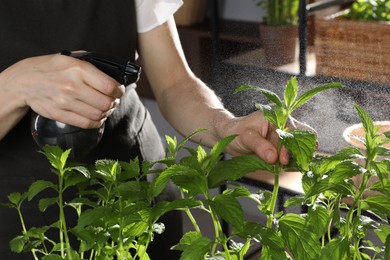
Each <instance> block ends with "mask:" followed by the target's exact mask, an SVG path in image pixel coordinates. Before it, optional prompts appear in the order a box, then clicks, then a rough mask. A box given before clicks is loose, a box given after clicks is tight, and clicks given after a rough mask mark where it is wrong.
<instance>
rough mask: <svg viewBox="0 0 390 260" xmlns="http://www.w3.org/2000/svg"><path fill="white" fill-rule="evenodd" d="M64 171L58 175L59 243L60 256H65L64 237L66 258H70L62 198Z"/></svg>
mask: <svg viewBox="0 0 390 260" xmlns="http://www.w3.org/2000/svg"><path fill="white" fill-rule="evenodd" d="M63 176H64V171H61V172H60V175H59V181H58V183H59V187H58V204H59V209H60V244H61V256H62V257H63V258H64V257H65V249H64V243H63V241H64V238H65V243H66V248H67V251H68V259H70V260H71V259H72V253H71V247H70V243H69V237H68V230H67V225H66V220H65V213H64V199H63V185H64V179H63Z"/></svg>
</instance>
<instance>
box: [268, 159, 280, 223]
mask: <svg viewBox="0 0 390 260" xmlns="http://www.w3.org/2000/svg"><path fill="white" fill-rule="evenodd" d="M274 169H275V171H274V188H273V191H272V197H271V203H270V204H269V205H268V212H270V215H267V228H271V227H272V222H273V219H274V213H275V207H276V201H277V198H278V193H279V174H280V163H276V165H275V168H274Z"/></svg>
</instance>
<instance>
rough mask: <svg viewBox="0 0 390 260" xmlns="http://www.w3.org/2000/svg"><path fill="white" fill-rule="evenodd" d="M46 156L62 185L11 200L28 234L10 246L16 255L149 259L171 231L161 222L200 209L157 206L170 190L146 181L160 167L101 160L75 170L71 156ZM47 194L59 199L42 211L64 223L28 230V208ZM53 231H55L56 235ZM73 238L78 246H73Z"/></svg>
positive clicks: (39, 187) (43, 204)
mask: <svg viewBox="0 0 390 260" xmlns="http://www.w3.org/2000/svg"><path fill="white" fill-rule="evenodd" d="M43 153H44V154H45V156H46V157H47V159H48V161H49V162H50V164H51V166H52V169H53V173H54V174H56V175H57V177H58V182H56V183H54V182H50V181H46V180H38V181H36V182H34V183H32V184H31V186H30V188H29V189H28V191H27V192H25V193H22V194H21V193H12V194H10V195H9V197H8V198H9V203H7V204H3V205H5V206H7V207H10V208H14V209H16V210H17V212H18V215H19V218H20V222H21V224H22V234H21V235H19V236H17V237H15V238H14V239H13V240H12V241H11V242H10V246H11V249H12V251H14V252H17V253H21V252H31V253H32V254H33V256H34V259H45V260H47V259H49V260H50V259H149V256H148V254H147V248H148V246H149V244H150V242H151V241H152V239H153V237H154V235H155V234H156V233H162V232H163V231H164V228H165V227H164V224H163V223H159V222H158V219H159V218H160V216H162V215H163V214H164V213H166V212H168V211H170V210H175V209H177V208H181V207H183V206H182V205H183V204H185V206H188V205H189V206H197V205H198V204H197V203H196V202H193V201H188V200H183V201H173V202H167V201H161V202H158V203H153V200H154V199H155V198H156V197H157V196H158V195H159V194H160V193H161V192H162V191H163V189H164V188H165V187H162V186H161V185H158V184H155V185H153V186H150V185H149V183H148V182H147V181H146V175H148V174H154V173H156V172H158V171H159V170H158V169H154V167H153V166H154V165H155V164H156V162H147V161H145V162H143V163H142V164H141V166H140V162H139V161H138V160H137V159H135V160H133V161H130V162H118V161H114V160H98V161H97V162H96V164H95V166H81V165H76V166H72V163H71V162H68V161H67V160H68V155H69V153H70V150H67V151H62V150H61V149H60V148H59V147H53V146H45V147H44V149H43ZM46 189H51V190H53V191H54V194H55V195H54V196H53V197H49V198H46V197H43V198H40V199H39V203H38V206H39V209H40V210H41V211H42V214H44V213H45V210H46V209H47V208H48V207H57V208H58V210H59V214H58V221H56V222H55V223H53V224H52V225H50V226H43V227H31V228H28V227H26V226H25V224H24V218H25V217H26V216H27V215H26V214H25V213H26V212H23V209H22V208H23V207H22V206H23V203H24V202H26V201H31V200H32V199H33V198H34V197H36V196H37V195H38V194H40V193H41V192H42V191H44V190H46ZM68 190H69V193H68V194H66V193H67V192H68ZM70 190H71V191H70ZM65 195H66V196H65ZM65 197H67V199H68V200H65V199H64V198H65ZM65 208H67V209H68V208H71V209H73V210H74V213H75V214H76V216H77V223H76V224H75V225H73V226H72V225H71V224H69V223H68V221H67V220H68V219H67V217H68V216H69V215H65V214H64V210H65ZM49 230H55V234H56V235H54V236H53V235H52V234H51V233H49V232H48V231H49ZM70 237H73V238H75V239H76V240H77V241H78V243H76V244H75V243H73V244H71V242H70V240H71V239H70ZM75 239H73V240H75Z"/></svg>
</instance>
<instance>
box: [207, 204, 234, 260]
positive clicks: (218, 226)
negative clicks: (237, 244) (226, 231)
mask: <svg viewBox="0 0 390 260" xmlns="http://www.w3.org/2000/svg"><path fill="white" fill-rule="evenodd" d="M210 215H211V219H212V221H213V226H214V232H215V239H216V242H217V241H219V242H220V243H221V244H222V246H223V248H224V250H225V253H226V257H227V260H230V259H231V258H230V254H229V248H228V246H227V241H226V239H225V238H223V239H221V235H220V234H223V231H222V227H221V223H220V222H219V219H218V216H217V215H216V214H215V213H214V212H213V210H212V209H210ZM217 244H218V243H214V245H213V248H212V250H211V256H214V255H215V250H216V248H217Z"/></svg>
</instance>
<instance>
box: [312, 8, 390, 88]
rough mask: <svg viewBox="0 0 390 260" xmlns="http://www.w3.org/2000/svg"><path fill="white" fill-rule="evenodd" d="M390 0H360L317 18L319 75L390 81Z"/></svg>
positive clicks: (316, 41)
mask: <svg viewBox="0 0 390 260" xmlns="http://www.w3.org/2000/svg"><path fill="white" fill-rule="evenodd" d="M389 31H390V0H376V1H370V0H357V1H355V2H354V3H353V4H352V5H351V6H350V7H349V8H347V9H345V10H343V11H341V12H338V13H336V14H333V15H330V16H327V17H324V18H321V19H317V20H316V35H315V49H316V60H317V74H321V75H327V76H336V77H340V78H347V79H353V80H361V81H371V82H378V83H384V84H388V83H390V72H389V70H388V69H387V68H388V67H389V65H390V62H389V60H390V49H389V48H388V46H389V45H390V34H389Z"/></svg>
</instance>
